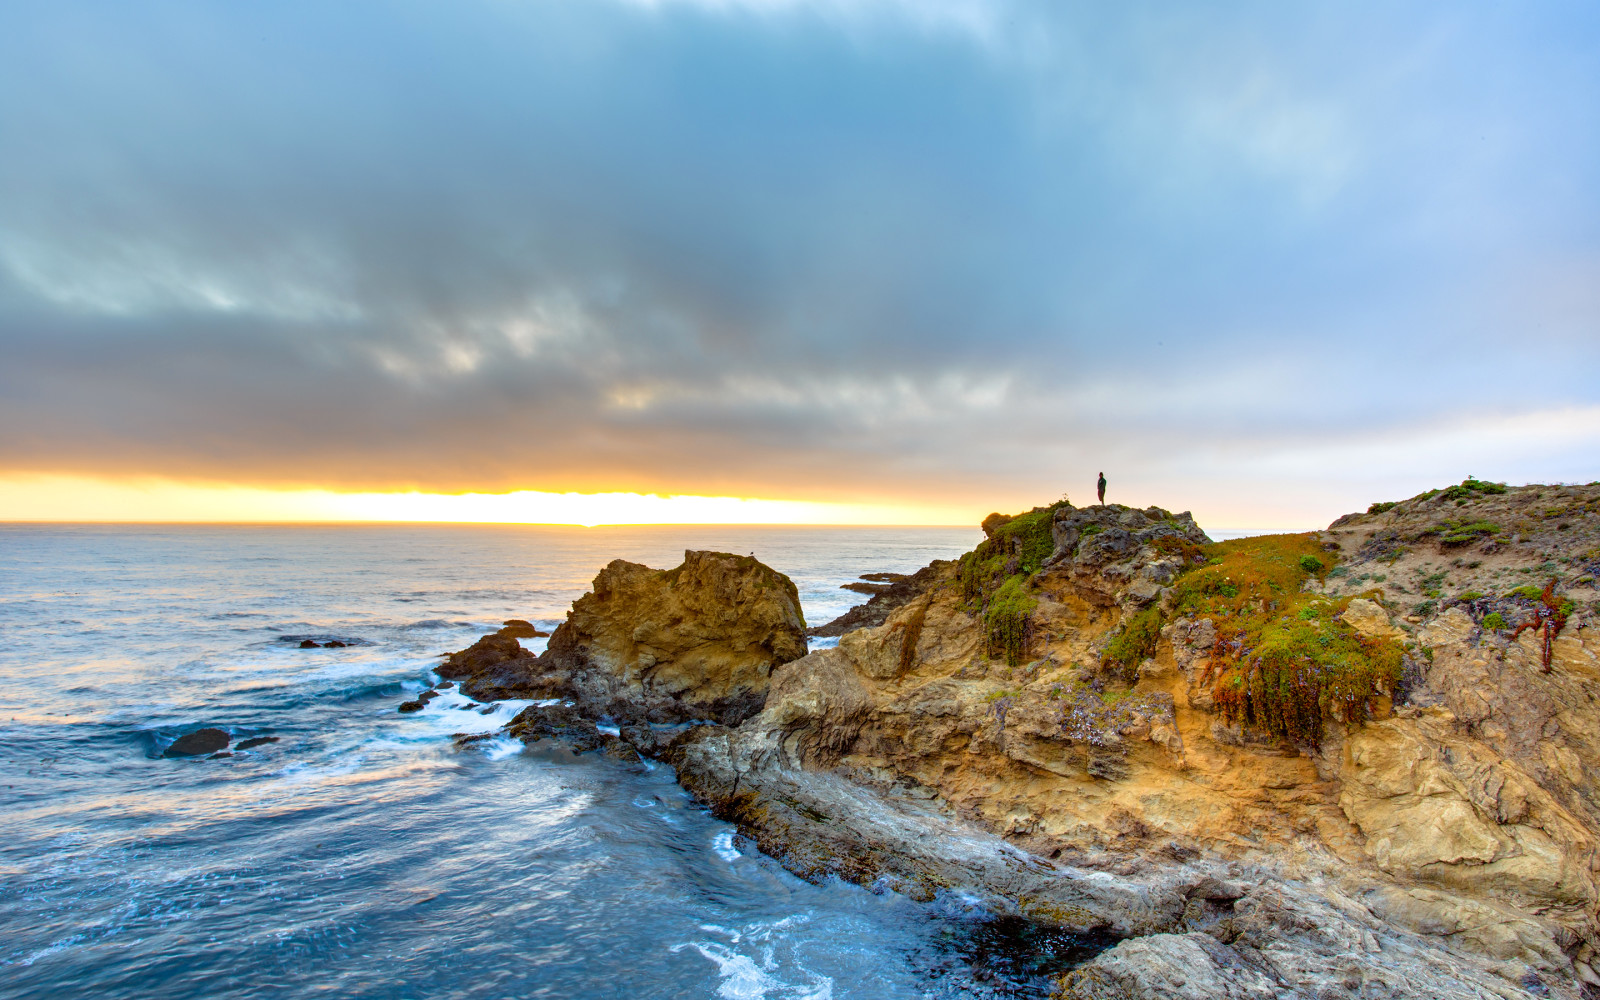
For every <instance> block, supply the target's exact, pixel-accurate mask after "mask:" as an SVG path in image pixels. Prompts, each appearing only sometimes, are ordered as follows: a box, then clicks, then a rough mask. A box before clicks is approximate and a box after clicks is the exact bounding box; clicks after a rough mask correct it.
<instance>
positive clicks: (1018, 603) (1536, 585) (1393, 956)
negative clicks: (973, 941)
mask: <svg viewBox="0 0 1600 1000" xmlns="http://www.w3.org/2000/svg"><path fill="white" fill-rule="evenodd" d="M983 528H984V532H985V541H984V542H983V543H982V544H981V545H980V546H978V548H977V549H975V550H974V551H973V552H971V553H968V554H967V555H966V556H963V557H962V558H961V559H960V560H951V561H941V562H935V563H933V564H931V565H930V566H928V567H926V568H924V569H922V570H920V571H918V572H917V573H915V574H911V575H908V576H903V577H895V578H890V577H889V576H888V575H884V577H883V578H881V579H875V580H872V581H870V585H869V586H862V587H858V588H857V589H858V590H860V591H861V592H864V593H866V592H870V593H871V599H870V600H869V601H867V602H865V603H864V604H863V605H861V606H859V607H857V608H855V609H852V611H851V612H850V613H848V614H847V615H845V616H843V617H842V618H840V619H838V620H836V621H835V622H832V623H828V624H827V625H824V626H818V627H815V628H812V629H810V630H809V632H808V630H807V629H806V626H805V623H804V621H803V619H802V617H801V614H800V608H799V599H798V594H797V593H796V591H795V588H794V586H793V584H792V583H791V582H790V581H789V580H788V579H787V578H786V577H784V576H783V575H782V574H781V573H778V572H776V571H775V570H773V569H771V568H769V567H767V566H764V565H763V564H761V563H760V562H758V561H756V560H755V559H753V558H750V557H741V556H733V555H728V554H722V553H711V552H688V553H686V554H685V560H684V562H683V564H682V565H680V566H678V567H676V568H673V569H669V570H654V569H650V568H648V567H644V566H640V565H637V564H633V563H626V562H622V561H620V560H619V561H616V562H613V563H611V564H610V565H609V566H607V567H605V568H604V569H603V570H602V571H601V572H600V574H599V575H598V576H597V577H596V579H595V583H594V587H593V589H592V591H591V592H590V593H588V594H586V595H584V597H582V598H580V599H579V600H578V601H577V602H576V603H575V604H574V605H573V608H572V611H571V612H570V613H569V614H568V617H567V620H566V621H565V622H563V623H562V624H561V625H560V626H559V627H558V628H557V629H556V630H555V632H554V634H553V635H552V636H551V637H550V641H549V647H548V649H547V650H546V651H545V652H543V653H541V654H539V655H537V656H536V655H534V654H532V653H530V652H528V651H527V650H525V649H523V647H522V646H521V644H520V643H519V642H518V641H517V639H518V633H520V634H526V633H525V632H523V631H522V629H521V627H522V626H527V623H526V622H521V621H513V622H510V623H508V624H507V627H506V628H504V629H502V630H501V631H500V632H498V633H493V634H490V635H487V636H485V637H484V638H483V639H480V640H479V641H478V642H477V643H475V644H474V645H473V646H471V647H469V648H468V649H466V650H462V651H460V652H458V653H455V654H452V655H450V656H449V657H448V658H447V659H446V660H445V661H444V662H443V663H442V664H441V665H440V666H439V667H438V673H439V675H440V676H441V677H442V678H445V679H446V680H445V681H444V682H443V683H445V684H449V683H459V684H460V687H461V691H462V693H464V694H467V695H468V696H470V697H473V698H476V699H478V700H480V701H494V700H501V699H506V698H528V699H534V704H533V705H531V706H530V707H529V708H528V709H526V710H525V711H523V712H522V713H521V714H519V715H518V716H517V718H516V719H515V720H513V722H512V723H511V724H510V726H508V732H509V733H510V735H512V736H515V737H518V738H521V739H524V740H526V741H530V742H531V741H535V740H542V739H554V740H558V741H562V742H564V743H565V744H567V745H569V746H571V747H572V748H573V749H575V750H579V751H597V752H604V753H606V754H608V755H610V756H613V757H617V758H619V759H622V760H637V759H639V758H640V757H651V758H655V759H658V760H662V761H665V762H667V763H669V764H670V765H671V766H672V767H674V768H675V769H676V773H677V775H678V779H679V781H680V782H681V783H682V784H683V785H684V787H686V788H687V789H689V790H690V791H691V792H693V793H694V794H695V795H696V796H697V797H698V798H699V799H700V800H701V801H703V802H704V803H705V804H706V805H707V806H709V807H710V808H711V809H712V811H713V812H714V813H716V814H717V815H718V816H720V817H722V818H724V819H727V820H729V821H731V822H733V823H735V824H737V825H738V827H739V829H740V830H741V832H743V833H744V834H745V835H747V836H749V837H750V838H751V839H752V840H754V841H755V842H756V843H757V844H758V845H759V846H760V847H761V849H762V850H763V851H765V852H767V853H768V854H770V855H772V856H773V857H775V858H777V859H779V860H780V861H781V862H782V863H783V864H784V865H785V866H787V867H788V868H790V869H791V870H793V871H795V872H796V873H798V874H800V875H802V876H805V877H809V878H818V877H825V876H837V877H840V878H844V879H847V880H850V881H853V882H857V883H861V884H863V885H870V886H873V887H874V888H875V889H879V890H882V891H896V892H901V893H904V894H906V895H909V896H911V897H913V898H917V899H930V898H933V897H935V896H937V895H939V894H940V893H946V892H959V893H962V894H965V895H967V896H969V897H971V898H974V899H976V900H980V901H981V902H982V904H983V905H984V907H985V908H987V909H988V910H989V911H990V912H992V913H995V914H997V915H1004V916H1008V917H1016V918H1022V919H1026V920H1028V921H1033V922H1036V923H1039V924H1042V925H1046V926H1050V927H1057V928H1062V929H1065V930H1069V931H1072V932H1075V933H1081V934H1084V935H1094V936H1099V938H1100V939H1102V940H1103V941H1104V942H1105V943H1106V944H1108V945H1109V946H1108V947H1105V948H1104V949H1103V950H1101V951H1099V953H1098V954H1096V955H1095V956H1094V957H1092V958H1090V959H1089V960H1087V961H1086V962H1084V963H1083V964H1082V965H1080V966H1078V967H1077V968H1076V969H1074V970H1072V971H1071V972H1068V973H1067V974H1066V975H1064V976H1063V977H1062V978H1061V980H1060V981H1059V983H1058V985H1057V994H1058V995H1059V996H1061V997H1065V998H1084V1000H1089V998H1094V1000H1099V998H1107V1000H1110V998H1158V997H1159V998H1190V997H1193V998H1201V997H1204V998H1207V1000H1212V998H1218V997H1228V998H1233V997H1239V998H1244V997H1252V998H1253V997H1263V998H1265V997H1304V998H1319V1000H1320V998H1331V997H1373V998H1377V997H1418V998H1422V997H1430V998H1433V997H1463V998H1465V997H1472V998H1487V997H1503V998H1512V997H1561V998H1570V1000H1578V998H1594V997H1600V971H1597V969H1600V950H1597V949H1600V878H1597V871H1600V852H1597V850H1596V848H1597V844H1600V779H1597V777H1596V776H1597V775H1600V707H1597V703H1596V700H1595V698H1596V693H1597V691H1600V628H1597V626H1596V620H1597V611H1600V605H1597V603H1596V602H1597V600H1600V593H1597V592H1596V589H1595V577H1596V576H1597V575H1600V485H1595V486H1588V487H1572V486H1528V487H1520V488H1510V489H1508V488H1505V487H1503V486H1501V485H1499V484H1492V483H1480V482H1478V481H1477V480H1468V481H1467V482H1465V483H1463V484H1461V485H1460V486H1454V487H1449V488H1448V489H1444V490H1435V491H1429V492H1428V493H1424V494H1422V495H1420V496H1418V497H1414V498H1411V499H1409V500H1406V501H1402V502H1398V503H1393V504H1375V505H1373V508H1372V509H1371V510H1369V511H1368V512H1366V513H1363V514H1354V515H1349V516H1347V517H1343V518H1340V519H1339V520H1338V521H1336V522H1334V524H1333V525H1331V526H1330V527H1329V528H1328V529H1326V530H1324V531H1320V532H1310V533H1306V534H1302V535H1287V536H1272V537H1270V538H1265V539H1242V540H1239V541H1236V542H1224V543H1213V542H1211V541H1210V539H1209V538H1207V536H1206V535H1205V534H1204V532H1202V531H1201V529H1200V528H1199V526H1198V525H1196V524H1195V522H1194V520H1193V518H1192V517H1190V516H1189V515H1188V514H1186V513H1183V514H1173V513H1171V512H1169V511H1165V510H1162V509H1160V508H1155V507H1151V508H1147V509H1144V510H1136V509H1132V508H1127V507H1122V506H1119V505H1097V506H1093V507H1084V508H1077V507H1073V506H1071V505H1070V504H1067V503H1065V502H1062V503H1058V504H1054V505H1051V506H1049V507H1041V508H1035V509H1034V510H1032V511H1028V512H1024V513H1023V514H1019V515H1016V516H1012V517H1006V516H1002V515H992V516H991V517H990V518H988V519H986V520H985V521H984V524H983ZM527 627H529V628H531V626H527ZM807 635H810V636H813V637H815V636H838V644H837V646H833V647H829V648H823V649H818V650H815V651H811V652H807V646H806V637H807ZM418 707H420V706H418Z"/></svg>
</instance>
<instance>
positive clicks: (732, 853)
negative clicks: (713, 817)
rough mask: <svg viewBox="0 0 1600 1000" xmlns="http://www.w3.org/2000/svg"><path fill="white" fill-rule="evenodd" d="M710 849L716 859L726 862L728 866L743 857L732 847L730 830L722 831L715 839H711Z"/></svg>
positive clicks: (731, 832)
mask: <svg viewBox="0 0 1600 1000" xmlns="http://www.w3.org/2000/svg"><path fill="white" fill-rule="evenodd" d="M711 849H712V850H713V851H716V852H717V857H719V858H721V859H722V860H724V861H726V862H728V864H730V865H731V864H733V863H734V862H735V861H738V860H739V859H740V858H742V857H744V855H743V854H740V853H739V849H738V848H736V847H734V846H733V831H732V830H723V831H722V832H721V833H719V834H717V835H716V836H715V837H712V838H711Z"/></svg>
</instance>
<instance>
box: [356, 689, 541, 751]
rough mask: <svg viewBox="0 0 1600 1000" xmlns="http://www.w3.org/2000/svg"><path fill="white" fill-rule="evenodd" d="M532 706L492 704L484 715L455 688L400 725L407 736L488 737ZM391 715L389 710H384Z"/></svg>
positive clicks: (519, 701) (517, 701)
mask: <svg viewBox="0 0 1600 1000" xmlns="http://www.w3.org/2000/svg"><path fill="white" fill-rule="evenodd" d="M531 704H535V703H534V702H529V701H525V700H522V699H517V698H508V699H506V700H505V701H498V702H495V703H494V707H493V708H492V709H490V711H489V713H488V714H487V715H485V714H484V713H483V709H482V707H479V706H477V704H476V703H475V702H474V701H473V700H472V699H471V698H468V697H467V696H466V695H464V694H462V693H461V692H460V690H459V689H457V688H446V689H445V690H443V691H440V692H439V697H437V698H434V699H432V700H430V701H429V702H428V703H427V704H426V705H424V706H423V707H422V710H421V711H420V712H413V713H412V714H410V715H409V716H406V717H405V720H406V721H405V722H404V723H402V726H403V732H405V733H406V734H407V735H415V736H422V737H425V738H430V739H431V738H435V737H440V736H453V735H455V734H456V733H492V732H494V731H495V730H497V729H499V728H501V727H502V726H504V725H505V724H506V723H508V722H510V721H511V720H512V719H514V718H516V716H517V713H518V712H520V711H522V710H523V709H524V708H526V707H528V706H529V705H531ZM385 711H393V709H392V708H391V709H385Z"/></svg>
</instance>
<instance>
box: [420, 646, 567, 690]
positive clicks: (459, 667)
mask: <svg viewBox="0 0 1600 1000" xmlns="http://www.w3.org/2000/svg"><path fill="white" fill-rule="evenodd" d="M535 661H536V657H535V656H534V654H533V653H531V652H529V651H528V650H526V649H523V648H522V644H521V643H519V642H517V640H516V639H513V638H512V637H510V636H506V635H500V634H498V633H496V634H491V635H486V636H484V637H483V638H482V639H479V640H478V641H477V642H475V643H473V644H472V645H471V646H468V647H467V648H466V649H463V650H462V651H461V652H459V653H451V654H450V656H449V657H448V658H447V659H446V660H445V661H444V662H443V663H441V664H440V665H439V666H438V667H436V668H435V671H436V672H437V673H438V674H439V676H440V677H444V678H448V679H451V680H456V681H460V682H461V693H462V694H465V695H467V696H468V697H470V698H476V699H478V700H480V701H499V700H500V699H502V698H521V697H540V696H541V695H543V694H544V693H545V690H546V689H547V688H548V687H549V686H550V685H549V684H548V683H546V684H540V683H539V682H538V680H537V674H538V671H537V670H536V668H535Z"/></svg>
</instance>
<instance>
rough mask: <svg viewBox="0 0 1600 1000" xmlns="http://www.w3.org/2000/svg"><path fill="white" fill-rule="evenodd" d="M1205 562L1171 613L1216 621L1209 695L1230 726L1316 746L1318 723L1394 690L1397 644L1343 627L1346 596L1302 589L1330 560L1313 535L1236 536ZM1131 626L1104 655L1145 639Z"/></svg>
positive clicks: (1368, 705) (1360, 709) (1366, 711)
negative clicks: (1124, 642) (1126, 642)
mask: <svg viewBox="0 0 1600 1000" xmlns="http://www.w3.org/2000/svg"><path fill="white" fill-rule="evenodd" d="M1204 554H1205V555H1206V557H1207V560H1206V564H1205V565H1204V566H1202V567H1198V568H1195V569H1192V570H1190V571H1189V572H1187V573H1185V574H1183V575H1182V576H1181V577H1180V578H1179V579H1178V581H1177V583H1176V584H1175V585H1174V599H1173V602H1172V607H1173V611H1172V613H1173V614H1174V615H1190V616H1195V617H1206V618H1210V619H1211V620H1212V621H1213V622H1214V623H1215V625H1216V629H1217V641H1216V645H1215V647H1214V648H1213V650H1212V656H1211V668H1210V678H1211V679H1212V695H1213V698H1214V700H1215V702H1216V705H1217V708H1218V710H1219V712H1220V713H1221V714H1222V716H1223V717H1224V718H1225V719H1226V720H1227V721H1228V722H1229V723H1230V724H1233V725H1243V726H1247V727H1249V728H1251V729H1254V730H1256V731H1259V732H1261V733H1264V734H1267V735H1270V736H1271V737H1273V738H1276V739H1279V740H1282V741H1284V742H1286V743H1289V744H1292V745H1296V746H1305V747H1316V746H1319V745H1320V743H1321V740H1322V729H1323V722H1324V720H1325V719H1328V718H1333V719H1338V720H1342V721H1349V722H1358V721H1362V720H1365V719H1367V718H1369V717H1370V716H1371V714H1372V712H1373V710H1374V709H1375V708H1376V706H1377V704H1378V701H1379V699H1380V698H1383V697H1384V696H1385V695H1387V694H1388V693H1389V692H1391V691H1392V690H1393V689H1394V685H1395V684H1396V683H1398V682H1399V680H1400V676H1401V668H1402V662H1403V658H1404V655H1405V651H1404V649H1403V648H1402V647H1401V646H1400V644H1399V643H1397V642H1395V641H1394V640H1392V639H1372V638H1368V637H1365V636H1362V635H1360V634H1359V633H1357V632H1356V631H1355V630H1354V629H1352V628H1351V627H1350V626H1349V625H1348V624H1346V623H1345V622H1344V621H1342V620H1341V619H1340V615H1341V614H1342V613H1343V612H1344V610H1345V608H1346V607H1347V606H1348V605H1349V602H1350V600H1351V598H1349V597H1346V598H1343V599H1339V600H1329V599H1327V598H1324V597H1322V596H1321V595H1319V594H1317V593H1314V592H1309V591H1306V590H1304V589H1303V588H1304V587H1305V584H1306V582H1307V581H1308V580H1309V579H1311V578H1313V577H1315V576H1319V575H1323V576H1325V575H1326V574H1327V572H1328V571H1329V566H1328V563H1329V562H1331V561H1333V557H1332V556H1331V555H1329V554H1328V553H1327V552H1325V551H1323V549H1322V546H1321V544H1320V542H1319V541H1318V539H1317V536H1316V535H1315V534H1311V533H1307V534H1298V535H1267V536H1261V537H1256V538H1240V539H1235V540H1232V541H1226V542H1218V543H1215V544H1212V545H1208V546H1206V547H1205V549H1204ZM1144 614H1149V612H1145V613H1144ZM1140 618H1141V616H1135V621H1138V622H1139V623H1138V627H1137V629H1136V628H1135V626H1134V623H1133V622H1130V624H1129V627H1128V628H1127V629H1125V630H1124V632H1123V635H1122V636H1119V637H1118V640H1116V641H1113V643H1112V645H1111V646H1110V647H1108V648H1107V654H1108V656H1109V655H1110V654H1111V653H1112V652H1113V651H1114V650H1115V651H1118V652H1120V651H1121V648H1122V647H1120V646H1119V642H1121V641H1122V639H1123V638H1124V637H1127V636H1129V635H1130V634H1134V633H1137V634H1141V635H1147V634H1149V633H1150V631H1151V628H1152V626H1151V624H1150V623H1149V622H1145V621H1139V619H1140ZM1154 627H1155V628H1159V624H1157V625H1155V626H1154ZM1134 641H1135V640H1132V639H1130V640H1129V643H1132V642H1134Z"/></svg>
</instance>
